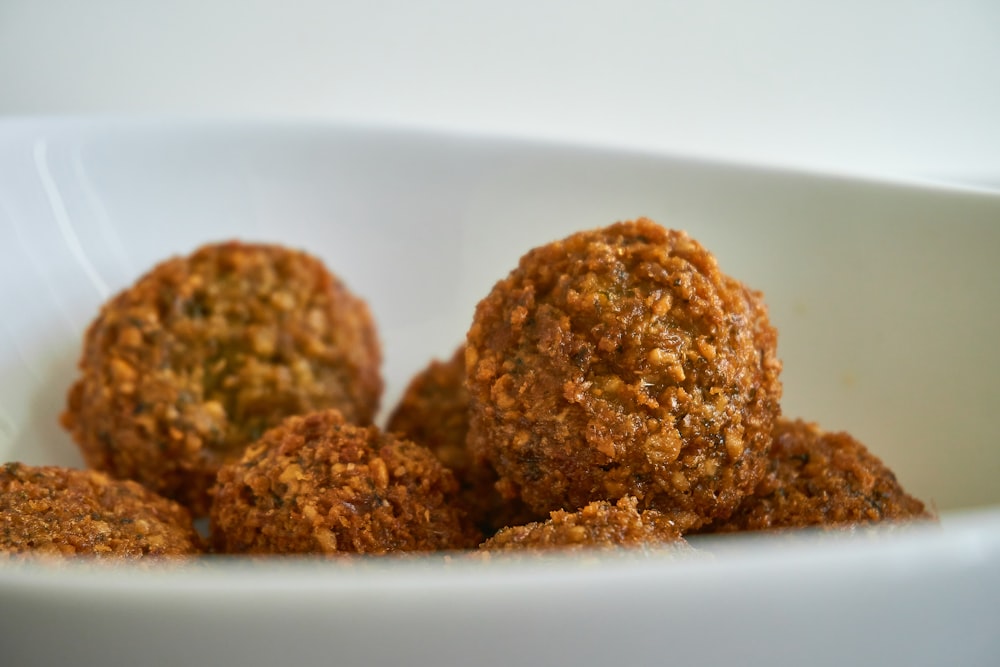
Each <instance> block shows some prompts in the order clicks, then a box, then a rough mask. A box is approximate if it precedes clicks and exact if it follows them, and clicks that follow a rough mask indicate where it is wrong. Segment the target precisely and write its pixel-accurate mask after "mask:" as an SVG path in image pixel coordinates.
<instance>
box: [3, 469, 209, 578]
mask: <svg viewBox="0 0 1000 667" xmlns="http://www.w3.org/2000/svg"><path fill="white" fill-rule="evenodd" d="M202 551H203V549H202V540H201V538H200V537H199V536H198V534H197V533H196V532H195V529H194V525H193V524H192V521H191V515H190V513H189V512H188V511H187V510H186V509H185V508H184V507H182V506H181V505H180V504H178V503H176V502H174V501H172V500H168V499H166V498H163V497H161V496H158V495H157V494H155V493H153V492H152V491H150V490H148V489H146V488H145V487H143V486H141V485H140V484H138V483H136V482H133V481H130V480H117V479H112V478H111V477H109V476H108V475H106V474H104V473H102V472H98V471H95V470H76V469H72V468H63V467H59V466H28V465H24V464H22V463H6V464H4V465H2V466H0V553H2V554H6V555H45V556H92V557H96V558H101V559H116V560H133V559H138V558H148V557H163V556H188V555H195V554H199V553H201V552H202Z"/></svg>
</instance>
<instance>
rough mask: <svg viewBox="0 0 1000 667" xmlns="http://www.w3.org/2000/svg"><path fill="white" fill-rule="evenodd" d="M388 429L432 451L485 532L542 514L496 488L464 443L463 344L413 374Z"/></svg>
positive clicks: (466, 395) (466, 407)
mask: <svg viewBox="0 0 1000 667" xmlns="http://www.w3.org/2000/svg"><path fill="white" fill-rule="evenodd" d="M386 430H388V431H393V432H396V433H399V434H401V435H402V436H404V437H406V438H408V439H410V440H412V441H414V442H416V443H418V444H421V445H423V446H425V447H427V448H428V449H430V450H431V451H432V452H434V454H435V455H436V456H437V457H438V459H439V460H440V461H441V462H442V463H443V464H444V465H445V466H446V467H447V468H449V469H451V471H452V472H453V473H454V474H455V478H456V479H457V480H458V482H459V486H460V490H459V494H458V496H457V499H456V502H457V503H458V504H459V506H460V507H461V508H462V509H463V510H465V512H466V513H467V514H468V516H469V518H470V519H471V520H472V521H473V523H475V524H476V525H477V526H479V528H480V529H481V530H482V531H483V532H484V533H486V534H492V533H493V532H495V531H496V530H498V529H500V528H503V527H504V526H510V525H515V524H521V523H528V522H529V521H534V520H535V519H538V518H540V517H539V515H538V513H536V512H532V511H531V510H529V509H528V508H527V507H525V506H524V504H523V503H522V502H520V501H519V500H517V499H512V500H505V499H504V498H503V497H501V495H500V493H499V492H498V491H497V490H496V488H495V485H496V482H497V475H496V472H494V471H493V469H492V468H491V467H490V466H489V464H488V463H486V462H485V461H481V460H477V459H476V458H475V457H473V455H472V452H471V450H470V449H469V447H468V445H467V444H466V438H467V436H468V432H469V392H468V391H467V390H466V388H465V346H464V345H462V346H460V347H459V348H458V349H457V350H456V351H455V353H454V354H453V355H452V356H451V358H450V359H448V361H438V360H433V361H431V363H430V364H429V365H428V366H427V367H426V368H425V369H424V370H422V371H421V372H419V373H418V374H417V375H415V376H414V377H413V379H412V380H411V381H410V384H409V385H408V386H407V388H406V391H405V392H404V393H403V397H402V398H401V399H400V401H399V403H398V404H397V406H396V408H395V409H394V410H393V411H392V414H391V415H390V416H389V420H388V423H387V426H386Z"/></svg>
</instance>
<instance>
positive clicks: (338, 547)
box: [211, 410, 479, 554]
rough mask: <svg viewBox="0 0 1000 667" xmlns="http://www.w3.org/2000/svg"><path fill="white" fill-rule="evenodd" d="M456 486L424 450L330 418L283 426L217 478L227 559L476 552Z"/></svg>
mask: <svg viewBox="0 0 1000 667" xmlns="http://www.w3.org/2000/svg"><path fill="white" fill-rule="evenodd" d="M457 491H458V484H457V483H456V482H455V478H454V477H453V476H452V474H451V472H450V471H448V470H447V469H445V468H444V467H442V465H441V463H440V462H439V461H438V460H437V458H436V457H435V456H434V454H432V453H431V452H430V451H429V450H427V449H426V448H424V447H421V446H419V445H417V444H415V443H413V442H410V441H407V440H402V439H400V438H397V437H396V436H393V435H391V434H388V433H383V432H381V431H379V429H377V428H376V427H374V426H367V427H363V426H357V425H355V424H351V423H349V422H348V421H347V420H346V419H345V418H344V417H343V416H342V415H341V414H340V413H339V412H337V411H336V410H328V411H324V412H318V413H313V414H309V415H305V416H301V417H289V418H288V419H286V420H285V421H284V422H282V423H281V424H280V425H279V426H277V427H276V428H274V429H271V430H270V431H268V432H267V433H265V434H264V435H263V437H261V439H260V440H259V441H257V442H256V443H254V444H253V445H251V446H250V447H248V448H247V450H246V452H245V453H244V455H243V458H242V459H241V460H240V461H237V462H234V463H230V464H227V465H225V466H223V467H222V469H221V470H220V471H219V476H218V483H217V485H216V487H215V490H214V500H213V504H212V510H211V530H212V536H213V541H214V542H215V545H216V547H217V548H218V550H220V551H222V552H225V553H255V554H263V553H279V554H280V553H286V554H288V553H298V554H306V553H309V554H343V553H366V554H386V553H390V552H404V551H434V550H441V549H456V548H466V547H470V546H474V545H475V544H477V543H478V541H479V536H478V533H475V532H474V531H472V530H471V529H469V528H468V527H467V526H466V524H465V523H464V521H463V519H462V515H461V513H460V511H459V510H458V509H457V508H456V507H455V506H454V503H453V500H454V496H455V494H456V492H457Z"/></svg>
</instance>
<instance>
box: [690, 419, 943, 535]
mask: <svg viewBox="0 0 1000 667" xmlns="http://www.w3.org/2000/svg"><path fill="white" fill-rule="evenodd" d="M931 518H933V517H932V515H931V514H930V512H928V511H927V509H926V508H925V507H924V504H923V503H922V502H921V501H920V500H918V499H916V498H914V497H913V496H911V495H909V494H908V493H906V491H904V490H903V487H902V486H901V485H900V484H899V482H898V481H897V480H896V476H895V474H894V473H893V472H892V471H891V470H889V468H887V467H886V466H885V465H884V464H883V463H882V461H881V460H880V459H879V458H878V457H877V456H875V455H874V454H872V453H871V452H869V451H868V449H867V448H866V447H865V446H864V445H863V444H862V443H860V442H858V441H857V440H856V439H854V438H853V437H852V436H851V435H849V434H847V433H843V432H825V431H823V430H822V429H820V427H819V426H818V425H816V424H814V423H810V422H806V421H802V420H799V419H796V420H789V419H783V418H782V419H779V420H778V422H777V423H776V425H775V429H774V442H773V444H772V445H771V453H770V463H769V468H768V472H767V475H766V476H765V477H764V479H763V480H762V481H761V482H760V483H759V484H758V485H757V489H756V491H755V492H754V494H753V495H751V496H749V497H747V498H746V499H745V500H744V501H743V503H742V504H741V505H740V507H739V508H738V509H737V510H736V512H734V513H733V515H732V516H731V517H730V518H729V519H727V520H724V521H719V522H717V523H715V524H712V525H711V526H709V527H708V529H707V532H718V533H724V532H735V531H751V530H769V529H781V528H805V527H809V526H825V527H844V526H848V525H858V524H870V523H878V522H881V521H910V520H918V519H931Z"/></svg>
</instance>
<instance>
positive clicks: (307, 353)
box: [62, 242, 382, 515]
mask: <svg viewBox="0 0 1000 667" xmlns="http://www.w3.org/2000/svg"><path fill="white" fill-rule="evenodd" d="M380 362H381V353H380V349H379V345H378V341H377V339H376V332H375V326H374V323H373V321H372V318H371V315H370V313H369V310H368V307H367V306H366V305H365V304H364V302H362V301H361V300H360V299H358V298H357V297H355V296H353V295H352V294H351V293H350V292H349V291H348V290H347V288H346V287H344V285H343V284H342V283H341V282H340V281H339V280H338V279H337V278H336V277H334V276H333V275H331V274H330V272H329V271H327V270H326V269H325V268H324V267H323V265H322V264H321V263H320V262H319V260H317V259H315V258H314V257H312V256H310V255H307V254H305V253H302V252H298V251H294V250H289V249H286V248H282V247H279V246H272V245H249V244H242V243H237V242H231V243H224V244H217V245H209V246H205V247H203V248H201V249H200V250H198V251H197V252H195V253H194V254H193V255H191V256H189V257H182V258H181V257H178V258H173V259H170V260H167V261H165V262H163V263H161V264H159V265H158V266H156V267H155V268H153V269H152V271H150V272H149V273H147V274H146V275H145V276H143V277H142V278H140V279H139V281H138V282H137V283H136V284H135V285H134V286H132V287H131V288H130V289H128V290H125V291H123V292H122V293H120V294H118V295H117V296H116V297H114V298H113V299H112V300H111V301H110V302H108V303H107V304H106V305H105V306H104V307H103V308H102V309H101V312H100V314H99V315H98V317H97V319H96V320H95V321H94V322H93V324H91V326H90V327H89V329H88V330H87V333H86V337H85V339H84V348H83V355H82V357H81V359H80V363H79V366H80V371H81V377H80V379H79V380H78V381H77V382H76V383H75V384H74V385H73V386H72V388H71V389H70V392H69V398H68V407H67V409H66V411H65V413H64V414H63V418H62V421H63V424H64V425H65V426H66V428H68V429H69V430H70V432H71V433H72V435H73V437H74V439H75V440H76V441H77V443H78V444H79V445H80V448H81V449H82V451H83V455H84V458H85V460H86V462H87V464H88V465H89V466H90V467H92V468H96V469H99V470H104V471H107V472H109V473H110V474H111V475H113V476H114V477H118V478H130V479H135V480H138V481H140V482H142V483H143V484H145V485H147V486H148V487H149V488H151V489H153V490H155V491H158V492H159V493H162V494H163V495H166V496H168V497H171V498H175V499H177V500H179V501H181V502H182V503H184V504H185V505H187V506H188V507H190V508H191V509H192V511H193V512H195V513H196V514H199V515H201V514H204V513H205V512H206V511H207V509H208V503H209V499H208V495H207V491H208V489H209V487H210V486H211V485H212V483H213V482H214V479H215V473H216V471H217V470H218V468H219V466H220V465H221V464H222V463H224V462H226V461H230V460H234V459H237V458H239V456H240V454H241V453H242V451H243V449H244V447H245V446H246V445H247V444H248V443H249V442H252V441H253V440H255V439H256V438H257V437H259V436H260V434H261V433H263V432H264V431H265V430H266V429H268V428H270V427H272V426H274V425H276V424H277V423H278V422H280V421H281V419H283V418H284V417H286V416H288V415H292V414H301V413H305V412H309V411H312V410H318V409H323V408H328V407H336V408H338V409H340V410H342V411H343V413H344V414H345V415H346V416H347V418H348V419H350V420H352V421H357V422H359V423H369V422H370V421H371V420H372V418H373V416H374V414H375V411H376V409H377V407H378V401H379V397H380V394H381V390H382V380H381V377H380V375H379V372H380V371H379V365H380Z"/></svg>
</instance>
